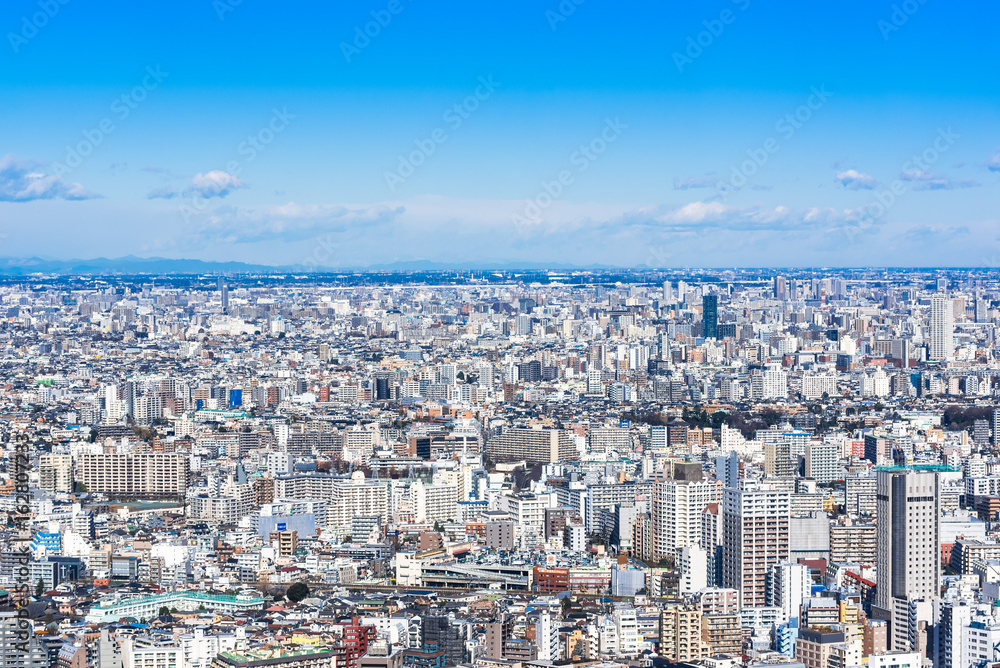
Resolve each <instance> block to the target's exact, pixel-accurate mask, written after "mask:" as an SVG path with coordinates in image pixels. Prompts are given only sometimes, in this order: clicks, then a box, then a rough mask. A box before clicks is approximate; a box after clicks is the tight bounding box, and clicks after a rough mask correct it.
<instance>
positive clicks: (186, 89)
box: [0, 0, 1000, 266]
mask: <svg viewBox="0 0 1000 668" xmlns="http://www.w3.org/2000/svg"><path fill="white" fill-rule="evenodd" d="M327 4H330V5H333V6H327ZM671 4H678V5H680V4H681V3H663V2H627V1H624V2H615V3H610V2H606V1H603V0H578V1H577V2H574V0H564V1H563V2H561V3H560V2H558V1H556V0H553V1H550V2H519V1H516V0H514V1H506V2H500V1H499V0H481V1H478V2H467V1H466V2H447V1H437V2H427V1H426V0H374V1H369V0H364V1H354V2H345V3H321V2H294V1H293V2H284V3H280V4H279V3H273V2H262V1H260V0H242V2H238V1H237V0H215V1H214V2H213V0H199V1H196V2H195V1H187V0H177V1H175V2H171V3H140V2H134V1H133V2H104V3H100V4H94V3H88V2H84V1H83V0H62V1H60V0H41V2H39V0H34V1H24V0H9V1H8V2H6V3H4V5H3V8H2V9H0V28H2V30H3V33H4V40H3V44H0V91H2V94H3V104H0V140H2V141H0V156H3V157H0V234H2V235H3V236H2V237H0V256H7V257H22V256H31V255H38V256H43V257H54V258H74V257H95V256H106V257H116V256H120V255H126V254H129V253H134V254H137V255H143V256H161V257H178V258H180V257H183V258H200V259H206V260H242V261H248V262H264V263H282V264H292V263H301V264H309V265H315V266H337V265H339V266H356V265H367V264H374V263H385V262H393V261H399V260H414V259H428V260H435V261H442V262H486V261H489V262H496V261H514V260H527V261H539V262H560V263H571V264H578V265H586V264H591V263H603V264H614V265H620V266H646V265H653V266H764V265H781V266H792V265H807V266H858V265H942V264H950V265H963V266H980V265H983V264H992V263H994V262H995V261H996V260H995V259H994V258H996V257H997V256H998V255H1000V239H998V227H997V224H996V223H997V216H998V213H997V207H996V203H997V201H998V199H997V194H998V181H1000V122H998V121H1000V105H998V102H1000V87H998V86H997V85H996V83H997V72H998V71H1000V67H998V66H1000V62H998V61H1000V54H998V52H997V50H996V48H995V41H996V40H995V26H996V25H997V19H998V16H997V14H998V13H1000V10H998V9H997V7H996V6H995V5H992V4H985V3H972V2H952V3H942V2H938V1H937V0H926V2H923V3H921V2H920V1H919V0H911V1H910V2H908V3H900V2H896V3H893V2H886V3H882V2H878V1H872V0H868V2H810V3H795V6H792V3H782V6H780V7H773V6H765V4H764V3H761V2H758V1H757V0H738V1H733V0H716V1H710V2H701V1H699V2H692V3H683V6H680V7H672V6H670V5H671ZM151 5H153V6H151ZM379 21H381V23H379ZM366 30H367V31H368V33H369V34H368V35H365V34H364V33H365V31H366ZM359 35H360V36H359ZM456 105H457V106H456ZM81 153H87V155H85V156H84V155H81ZM914 156H916V160H913V158H914Z"/></svg>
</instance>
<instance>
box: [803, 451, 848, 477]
mask: <svg viewBox="0 0 1000 668" xmlns="http://www.w3.org/2000/svg"><path fill="white" fill-rule="evenodd" d="M839 459H840V446H838V445H835V444H833V443H812V444H810V445H807V446H806V477H807V478H812V479H813V480H815V481H816V482H818V483H820V484H822V483H827V482H832V481H834V480H836V479H837V478H838V477H839V475H838V471H837V468H838V467H837V462H838V461H839Z"/></svg>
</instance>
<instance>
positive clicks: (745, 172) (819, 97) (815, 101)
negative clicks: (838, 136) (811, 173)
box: [718, 84, 833, 200]
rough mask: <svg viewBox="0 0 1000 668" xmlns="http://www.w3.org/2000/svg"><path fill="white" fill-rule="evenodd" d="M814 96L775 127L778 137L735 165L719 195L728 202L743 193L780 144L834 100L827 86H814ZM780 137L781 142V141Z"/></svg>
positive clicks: (749, 151) (769, 140)
mask: <svg viewBox="0 0 1000 668" xmlns="http://www.w3.org/2000/svg"><path fill="white" fill-rule="evenodd" d="M810 91H811V93H810V94H809V96H808V97H807V98H806V101H805V102H804V103H803V104H800V105H799V106H798V107H796V108H795V110H794V111H791V112H789V113H787V114H785V115H784V116H782V117H781V118H779V119H778V120H777V121H776V122H775V124H774V130H775V132H777V133H778V136H777V137H768V138H767V139H765V140H764V141H763V142H762V143H761V145H760V146H757V147H754V148H749V149H747V151H746V153H747V159H746V160H744V161H743V162H741V163H739V164H738V165H732V168H731V170H730V173H729V177H728V178H727V179H725V180H722V181H720V182H719V185H718V188H719V194H720V195H721V196H722V199H723V200H725V199H726V198H728V197H729V195H731V194H732V193H734V192H736V191H738V190H740V189H742V188H743V186H745V185H746V184H747V183H748V182H749V181H750V179H751V178H752V177H753V176H754V175H755V174H756V173H757V172H758V171H759V170H760V169H761V168H762V167H763V166H764V165H766V164H767V162H768V160H770V159H771V156H773V155H774V154H775V153H777V152H778V151H780V150H781V146H782V144H781V141H782V140H783V141H788V140H789V139H791V138H792V137H794V136H795V133H796V132H798V131H799V130H801V129H802V128H803V127H804V126H805V124H806V123H808V122H809V120H810V119H812V117H813V114H815V113H816V112H817V111H819V110H820V109H822V108H823V105H825V104H826V103H827V101H828V100H829V99H830V98H831V97H833V93H831V92H830V91H828V90H827V89H826V85H825V84H820V86H819V87H818V88H817V87H816V86H813V87H812V88H811V89H810ZM779 137H780V139H779Z"/></svg>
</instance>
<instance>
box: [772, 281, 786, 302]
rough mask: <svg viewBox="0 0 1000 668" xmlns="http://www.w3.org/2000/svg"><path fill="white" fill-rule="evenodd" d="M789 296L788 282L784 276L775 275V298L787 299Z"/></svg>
mask: <svg viewBox="0 0 1000 668" xmlns="http://www.w3.org/2000/svg"><path fill="white" fill-rule="evenodd" d="M787 296H788V290H787V283H786V281H785V277H784V276H775V277H774V298H775V299H777V300H779V301H785V298H786V297H787Z"/></svg>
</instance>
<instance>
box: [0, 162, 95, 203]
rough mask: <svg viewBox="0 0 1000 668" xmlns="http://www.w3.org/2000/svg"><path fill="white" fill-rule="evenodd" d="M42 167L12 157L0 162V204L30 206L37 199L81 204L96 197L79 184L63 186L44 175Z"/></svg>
mask: <svg viewBox="0 0 1000 668" xmlns="http://www.w3.org/2000/svg"><path fill="white" fill-rule="evenodd" d="M45 167H46V163H43V162H39V161H38V160H22V159H20V158H18V157H17V156H15V155H14V154H13V153H10V154H7V155H5V156H3V157H2V158H0V202H31V201H33V200H39V199H57V198H58V199H67V200H84V199H94V198H97V197H100V195H95V194H94V193H92V192H89V191H88V190H87V189H86V188H84V187H83V186H82V185H80V184H79V183H67V182H65V181H63V180H62V177H60V176H58V175H56V174H47V173H46V172H45V171H44V168H45Z"/></svg>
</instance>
